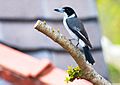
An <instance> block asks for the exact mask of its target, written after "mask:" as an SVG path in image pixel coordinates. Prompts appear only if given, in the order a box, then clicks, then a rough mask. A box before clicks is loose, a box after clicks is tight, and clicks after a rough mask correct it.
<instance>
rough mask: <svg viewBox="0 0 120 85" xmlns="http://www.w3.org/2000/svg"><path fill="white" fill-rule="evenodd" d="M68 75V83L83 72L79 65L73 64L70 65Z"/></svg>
mask: <svg viewBox="0 0 120 85" xmlns="http://www.w3.org/2000/svg"><path fill="white" fill-rule="evenodd" d="M67 73H68V76H67V77H66V79H65V81H66V82H67V83H68V82H69V81H71V82H72V81H73V80H75V79H76V78H77V79H79V78H80V77H81V75H82V74H83V72H82V70H81V69H80V68H79V67H78V66H77V67H75V68H73V67H72V66H68V70H67Z"/></svg>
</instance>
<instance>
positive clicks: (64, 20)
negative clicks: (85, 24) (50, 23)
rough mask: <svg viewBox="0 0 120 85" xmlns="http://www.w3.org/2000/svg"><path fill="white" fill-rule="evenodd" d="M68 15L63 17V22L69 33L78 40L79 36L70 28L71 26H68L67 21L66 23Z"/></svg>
mask: <svg viewBox="0 0 120 85" xmlns="http://www.w3.org/2000/svg"><path fill="white" fill-rule="evenodd" d="M66 19H67V18H66V17H64V19H63V24H64V26H65V28H66V29H67V31H68V33H69V34H70V36H71V37H72V38H74V39H76V40H78V38H77V36H76V35H75V34H74V33H73V32H72V31H71V30H70V28H69V27H68V25H67V23H66Z"/></svg>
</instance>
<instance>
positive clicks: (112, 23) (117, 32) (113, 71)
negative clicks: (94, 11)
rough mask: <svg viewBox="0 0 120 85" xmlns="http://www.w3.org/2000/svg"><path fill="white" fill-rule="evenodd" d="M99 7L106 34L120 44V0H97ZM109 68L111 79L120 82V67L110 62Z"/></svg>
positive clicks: (103, 30)
mask: <svg viewBox="0 0 120 85" xmlns="http://www.w3.org/2000/svg"><path fill="white" fill-rule="evenodd" d="M97 7H98V14H99V20H100V23H101V26H102V32H103V34H104V36H107V38H109V40H110V41H111V42H112V43H113V44H117V45H120V0H97ZM108 70H109V76H110V79H111V81H112V82H113V83H120V68H119V67H118V66H117V65H114V64H113V63H108Z"/></svg>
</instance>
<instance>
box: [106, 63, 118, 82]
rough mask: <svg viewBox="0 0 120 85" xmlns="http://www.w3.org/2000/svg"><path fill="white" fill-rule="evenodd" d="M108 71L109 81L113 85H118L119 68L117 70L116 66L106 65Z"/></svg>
mask: <svg viewBox="0 0 120 85" xmlns="http://www.w3.org/2000/svg"><path fill="white" fill-rule="evenodd" d="M108 70H109V75H110V79H111V81H112V82H113V83H120V68H117V66H115V65H112V64H108Z"/></svg>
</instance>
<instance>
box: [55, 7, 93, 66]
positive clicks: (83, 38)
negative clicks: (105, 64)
mask: <svg viewBox="0 0 120 85" xmlns="http://www.w3.org/2000/svg"><path fill="white" fill-rule="evenodd" d="M54 10H55V11H57V12H60V13H63V14H64V19H63V24H64V26H65V28H66V29H67V31H68V32H69V34H70V35H71V37H72V38H73V39H75V40H78V43H77V45H76V46H78V45H79V43H80V45H81V46H82V48H83V51H84V54H85V57H86V60H87V61H88V62H89V63H91V64H92V65H93V64H94V63H95V61H94V59H93V57H92V55H91V53H90V50H89V48H92V45H91V43H90V41H89V38H88V35H87V33H86V31H85V29H84V26H83V24H82V22H81V21H80V20H79V19H78V18H77V15H76V13H75V11H74V10H73V9H72V8H71V7H63V8H58V9H54ZM71 40H72V39H71Z"/></svg>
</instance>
